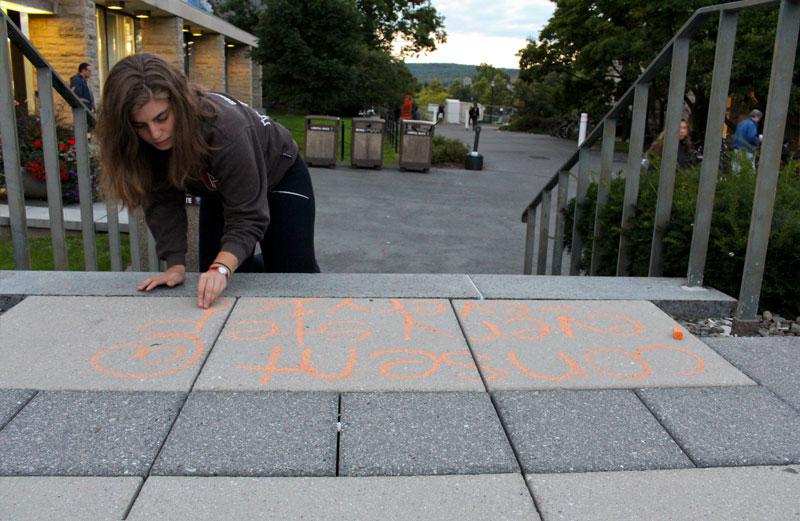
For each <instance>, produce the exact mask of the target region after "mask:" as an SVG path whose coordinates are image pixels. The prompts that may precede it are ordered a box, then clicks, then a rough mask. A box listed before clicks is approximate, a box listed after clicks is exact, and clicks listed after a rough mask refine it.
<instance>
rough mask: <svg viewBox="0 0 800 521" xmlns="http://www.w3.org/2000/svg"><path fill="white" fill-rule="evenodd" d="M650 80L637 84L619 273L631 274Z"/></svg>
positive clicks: (629, 147)
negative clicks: (634, 225)
mask: <svg viewBox="0 0 800 521" xmlns="http://www.w3.org/2000/svg"><path fill="white" fill-rule="evenodd" d="M649 91H650V84H649V83H637V84H636V86H635V88H634V94H633V113H632V115H631V137H630V141H629V142H628V163H627V165H626V166H625V194H624V196H623V203H622V223H621V228H622V230H621V231H620V234H619V252H618V254H617V276H618V277H619V276H622V275H630V265H631V242H630V238H629V234H630V231H631V230H632V229H633V218H634V217H635V216H636V204H637V203H638V201H639V177H640V175H641V171H642V154H643V153H644V131H645V124H646V122H647V97H648V94H649Z"/></svg>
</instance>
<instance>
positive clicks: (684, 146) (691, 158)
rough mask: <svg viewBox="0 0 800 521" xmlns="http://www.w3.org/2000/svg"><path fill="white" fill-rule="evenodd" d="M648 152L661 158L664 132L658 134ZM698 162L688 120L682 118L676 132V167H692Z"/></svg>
mask: <svg viewBox="0 0 800 521" xmlns="http://www.w3.org/2000/svg"><path fill="white" fill-rule="evenodd" d="M649 153H650V154H652V155H653V156H658V157H659V158H661V155H662V154H663V153H664V132H661V134H659V135H658V138H657V139H656V140H655V141H654V142H653V145H652V146H651V147H650V151H649ZM699 162H700V160H699V159H698V157H697V150H695V148H694V144H693V143H692V136H691V132H690V129H689V122H688V121H686V120H685V119H682V120H681V127H680V131H679V133H678V168H684V169H685V168H692V167H693V166H694V165H696V164H697V163H699ZM651 164H652V163H651Z"/></svg>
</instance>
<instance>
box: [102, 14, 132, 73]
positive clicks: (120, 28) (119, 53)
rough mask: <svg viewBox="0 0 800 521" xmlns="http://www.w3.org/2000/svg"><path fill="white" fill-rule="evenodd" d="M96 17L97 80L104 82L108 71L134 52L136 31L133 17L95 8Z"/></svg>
mask: <svg viewBox="0 0 800 521" xmlns="http://www.w3.org/2000/svg"><path fill="white" fill-rule="evenodd" d="M95 17H96V19H97V57H98V62H99V67H98V69H99V80H100V85H101V89H102V85H103V84H104V83H105V78H106V75H107V74H108V71H109V70H110V69H111V68H112V67H113V66H114V64H116V63H117V62H118V61H120V60H121V59H122V58H124V57H125V56H130V55H131V54H134V53H135V52H136V32H135V30H134V24H133V18H132V17H130V16H126V15H121V14H115V13H111V12H109V11H108V10H106V9H100V8H96V10H95Z"/></svg>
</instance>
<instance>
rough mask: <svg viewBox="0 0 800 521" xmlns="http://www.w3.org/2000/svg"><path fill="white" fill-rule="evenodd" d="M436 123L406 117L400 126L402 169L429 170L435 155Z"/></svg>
mask: <svg viewBox="0 0 800 521" xmlns="http://www.w3.org/2000/svg"><path fill="white" fill-rule="evenodd" d="M435 125H436V124H435V123H432V122H430V121H419V120H414V119H404V120H403V121H402V123H401V128H400V170H421V171H423V172H427V171H428V169H429V168H430V167H431V158H432V156H433V129H434V127H435Z"/></svg>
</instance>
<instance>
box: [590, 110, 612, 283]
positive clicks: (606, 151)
mask: <svg viewBox="0 0 800 521" xmlns="http://www.w3.org/2000/svg"><path fill="white" fill-rule="evenodd" d="M616 139H617V120H616V119H614V118H608V119H606V120H605V121H604V122H603V145H602V148H601V152H600V179H598V181H597V205H596V208H595V212H594V234H593V235H592V260H591V263H590V265H589V275H597V270H598V268H599V267H600V255H598V253H597V249H598V246H599V245H600V240H601V238H602V235H603V232H604V231H605V230H603V222H602V220H601V218H600V214H601V213H602V212H603V208H605V206H606V204H608V192H609V190H610V188H611V167H612V164H613V162H614V141H615V140H616Z"/></svg>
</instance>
